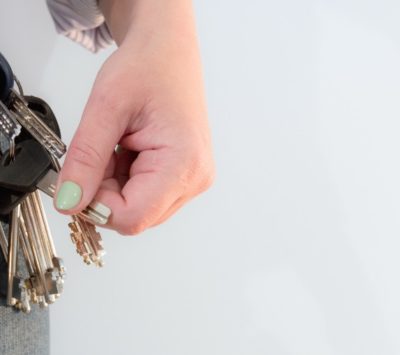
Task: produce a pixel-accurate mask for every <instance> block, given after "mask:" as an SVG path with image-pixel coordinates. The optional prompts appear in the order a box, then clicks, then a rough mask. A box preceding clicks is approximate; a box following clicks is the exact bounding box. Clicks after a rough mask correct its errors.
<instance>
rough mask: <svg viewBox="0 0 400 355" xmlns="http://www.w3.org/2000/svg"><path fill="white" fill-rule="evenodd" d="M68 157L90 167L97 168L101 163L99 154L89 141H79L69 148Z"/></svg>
mask: <svg viewBox="0 0 400 355" xmlns="http://www.w3.org/2000/svg"><path fill="white" fill-rule="evenodd" d="M69 158H70V159H72V161H74V162H75V163H77V164H79V165H83V166H85V167H88V168H90V169H97V168H98V167H99V166H101V165H102V164H103V159H102V156H101V154H100V153H99V152H98V151H97V149H96V148H95V147H94V146H92V145H91V144H90V143H89V142H85V141H80V142H78V143H75V144H72V145H71V147H70V148H69Z"/></svg>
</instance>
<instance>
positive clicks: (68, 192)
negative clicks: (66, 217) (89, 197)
mask: <svg viewBox="0 0 400 355" xmlns="http://www.w3.org/2000/svg"><path fill="white" fill-rule="evenodd" d="M81 198H82V189H81V187H80V186H79V185H78V184H76V183H74V182H72V181H64V182H63V183H62V185H61V187H60V189H59V190H58V194H57V198H56V207H57V208H58V209H59V210H70V209H71V208H74V207H76V206H77V205H78V204H79V202H80V201H81Z"/></svg>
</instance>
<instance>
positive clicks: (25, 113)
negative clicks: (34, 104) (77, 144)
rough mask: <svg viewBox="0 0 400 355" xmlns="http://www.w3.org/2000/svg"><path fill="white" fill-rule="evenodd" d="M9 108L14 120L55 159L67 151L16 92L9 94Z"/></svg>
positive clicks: (62, 143) (63, 144)
mask: <svg viewBox="0 0 400 355" xmlns="http://www.w3.org/2000/svg"><path fill="white" fill-rule="evenodd" d="M11 99H12V100H11V106H12V108H13V110H14V111H15V114H16V119H17V120H18V122H19V123H20V124H21V126H23V127H24V128H25V129H26V130H27V131H28V132H29V133H30V134H31V135H32V137H34V138H35V139H36V140H37V141H38V142H39V143H41V144H42V145H43V147H44V148H45V149H46V150H47V151H48V152H49V153H50V154H51V155H54V156H55V157H57V158H61V157H62V156H63V155H64V154H65V153H66V151H67V146H66V145H65V143H64V142H63V141H62V140H61V139H60V138H59V137H58V136H57V135H56V134H55V133H54V132H53V131H52V130H51V129H50V128H49V127H48V126H47V125H46V124H45V123H44V122H43V121H42V120H41V119H40V118H39V117H38V116H37V115H36V114H35V113H34V112H33V111H32V110H30V109H29V107H28V105H27V103H26V101H25V100H24V98H23V97H21V96H20V95H19V94H18V93H17V92H15V91H14V90H12V92H11Z"/></svg>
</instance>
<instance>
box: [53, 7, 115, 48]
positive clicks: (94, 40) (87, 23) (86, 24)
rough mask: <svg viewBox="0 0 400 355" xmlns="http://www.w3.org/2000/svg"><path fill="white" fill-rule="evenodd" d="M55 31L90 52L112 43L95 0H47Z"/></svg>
mask: <svg viewBox="0 0 400 355" xmlns="http://www.w3.org/2000/svg"><path fill="white" fill-rule="evenodd" d="M47 6H48V8H49V11H50V14H51V16H52V18H53V21H54V24H55V26H56V29H57V32H58V33H61V34H63V35H65V36H66V37H68V38H70V39H71V40H73V41H75V42H77V43H79V44H81V45H82V46H84V47H85V48H87V49H89V50H90V51H92V52H97V51H98V50H100V49H102V48H105V47H107V46H108V45H110V44H111V43H113V39H112V37H111V34H110V31H109V30H108V28H107V25H106V23H105V21H104V16H103V14H102V13H101V11H100V9H99V7H98V5H97V0H47Z"/></svg>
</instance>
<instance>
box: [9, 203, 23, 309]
mask: <svg viewBox="0 0 400 355" xmlns="http://www.w3.org/2000/svg"><path fill="white" fill-rule="evenodd" d="M20 211H21V209H20V206H18V207H17V208H15V210H14V211H13V213H12V215H11V225H10V243H9V254H8V289H7V304H8V305H9V306H14V305H15V304H16V303H17V301H18V299H19V296H18V295H17V294H16V293H18V289H19V283H20V281H21V280H20V279H19V278H18V277H17V258H18V232H19V230H18V220H19V215H20Z"/></svg>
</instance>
